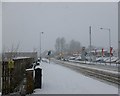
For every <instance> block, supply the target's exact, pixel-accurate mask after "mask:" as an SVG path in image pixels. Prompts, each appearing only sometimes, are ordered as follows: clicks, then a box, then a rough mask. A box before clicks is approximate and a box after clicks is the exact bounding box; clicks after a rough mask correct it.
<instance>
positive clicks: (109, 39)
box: [100, 28, 111, 64]
mask: <svg viewBox="0 0 120 96" xmlns="http://www.w3.org/2000/svg"><path fill="white" fill-rule="evenodd" d="M100 29H101V30H108V32H109V48H110V50H111V31H110V28H100ZM110 64H111V54H110Z"/></svg>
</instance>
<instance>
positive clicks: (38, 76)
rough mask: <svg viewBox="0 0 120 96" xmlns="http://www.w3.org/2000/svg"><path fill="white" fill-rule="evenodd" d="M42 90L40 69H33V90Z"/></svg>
mask: <svg viewBox="0 0 120 96" xmlns="http://www.w3.org/2000/svg"><path fill="white" fill-rule="evenodd" d="M36 88H40V89H41V88H42V69H41V68H40V67H39V66H36V67H35V89H36Z"/></svg>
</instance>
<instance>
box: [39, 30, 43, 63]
mask: <svg viewBox="0 0 120 96" xmlns="http://www.w3.org/2000/svg"><path fill="white" fill-rule="evenodd" d="M43 33H44V32H40V61H41V59H42V58H41V35H42V34H43Z"/></svg>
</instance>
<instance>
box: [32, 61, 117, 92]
mask: <svg viewBox="0 0 120 96" xmlns="http://www.w3.org/2000/svg"><path fill="white" fill-rule="evenodd" d="M41 66H42V69H43V70H42V72H43V73H42V74H43V75H42V76H43V80H42V81H43V82H42V83H43V84H42V89H35V93H33V94H118V88H117V87H115V86H112V85H108V84H106V83H103V82H101V81H98V80H95V79H93V78H90V77H86V76H84V75H82V74H80V73H77V72H75V71H73V70H71V69H69V68H66V67H63V66H60V65H57V64H54V63H50V64H49V63H45V62H44V63H43V62H42V63H41Z"/></svg>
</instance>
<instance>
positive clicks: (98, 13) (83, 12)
mask: <svg viewBox="0 0 120 96" xmlns="http://www.w3.org/2000/svg"><path fill="white" fill-rule="evenodd" d="M2 6H3V7H2V11H3V13H2V16H3V18H2V20H3V21H2V28H3V29H2V32H3V34H2V37H3V48H5V49H6V50H8V49H11V48H12V45H14V47H16V46H17V44H20V47H19V49H20V50H21V51H33V48H36V49H37V50H38V49H39V43H40V42H39V38H40V35H39V34H40V32H44V34H43V35H42V51H43V50H51V49H54V45H55V40H56V38H58V37H65V39H66V41H67V42H69V41H70V40H72V39H74V40H77V41H80V42H81V44H82V45H83V46H86V47H87V46H88V45H89V26H92V45H94V46H97V47H99V46H100V47H108V46H109V41H108V40H109V36H108V35H109V32H108V31H107V30H100V27H104V28H110V29H111V40H112V42H111V44H112V46H113V47H114V48H117V47H118V7H117V3H94V2H93V3H82V2H78V3H65V2H63V3H48V2H47V3H40V2H39V3H33V2H32V3H8V2H7V3H3V5H2Z"/></svg>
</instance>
